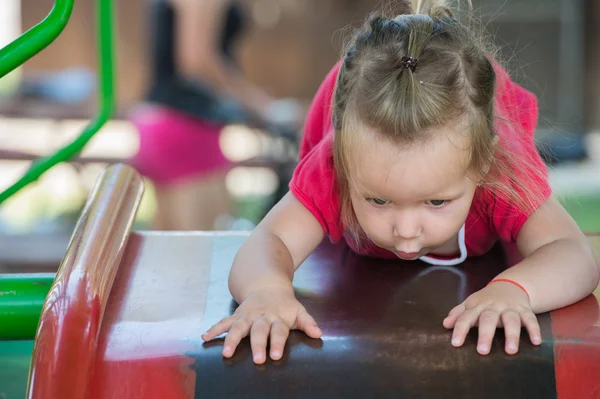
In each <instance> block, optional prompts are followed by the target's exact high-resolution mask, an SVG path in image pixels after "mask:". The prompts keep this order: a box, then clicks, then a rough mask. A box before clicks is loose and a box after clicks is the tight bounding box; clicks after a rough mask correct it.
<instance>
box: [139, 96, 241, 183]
mask: <svg viewBox="0 0 600 399" xmlns="http://www.w3.org/2000/svg"><path fill="white" fill-rule="evenodd" d="M130 120H131V122H132V123H133V125H134V126H135V127H136V129H137V130H138V134H139V138H140V140H139V141H140V143H139V150H138V152H137V154H136V155H135V156H134V157H133V158H132V159H131V160H130V164H131V165H132V166H133V167H134V168H136V169H137V170H138V171H139V172H140V173H141V174H142V175H144V176H146V177H148V178H149V179H151V180H152V181H153V182H154V183H156V184H161V185H164V184H169V183H173V182H176V181H180V180H183V179H185V178H191V177H200V176H202V175H206V174H209V173H213V172H217V171H225V170H227V169H228V168H229V167H230V166H231V162H230V161H229V160H228V159H227V158H225V156H224V155H223V152H222V151H221V147H220V145H219V136H220V132H221V129H222V128H223V125H220V124H215V123H211V122H208V121H205V120H202V119H198V118H195V117H192V116H188V115H186V114H183V113H181V112H179V111H176V110H173V109H170V108H166V107H162V106H155V105H148V106H143V107H140V108H138V109H136V110H135V111H134V112H133V114H132V115H131V116H130Z"/></svg>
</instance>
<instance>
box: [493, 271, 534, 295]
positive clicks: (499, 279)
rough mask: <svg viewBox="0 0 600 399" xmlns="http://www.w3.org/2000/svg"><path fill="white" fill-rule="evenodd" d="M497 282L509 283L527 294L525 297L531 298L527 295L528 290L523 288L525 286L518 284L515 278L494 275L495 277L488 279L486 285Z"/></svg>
mask: <svg viewBox="0 0 600 399" xmlns="http://www.w3.org/2000/svg"><path fill="white" fill-rule="evenodd" d="M497 283H505V284H511V285H513V286H515V287H517V288H519V289H520V290H521V291H523V292H524V293H525V295H527V299H528V300H531V297H530V296H529V292H527V290H526V289H525V287H523V286H522V285H521V284H519V283H518V282H517V281H515V280H513V279H510V278H504V277H496V278H495V279H493V280H492V281H490V282H489V283H488V284H487V285H491V284H497Z"/></svg>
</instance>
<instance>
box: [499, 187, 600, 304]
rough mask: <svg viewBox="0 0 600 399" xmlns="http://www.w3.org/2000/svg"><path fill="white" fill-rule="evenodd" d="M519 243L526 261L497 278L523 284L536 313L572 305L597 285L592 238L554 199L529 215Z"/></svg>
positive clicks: (598, 276)
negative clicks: (590, 241) (591, 245)
mask: <svg viewBox="0 0 600 399" xmlns="http://www.w3.org/2000/svg"><path fill="white" fill-rule="evenodd" d="M517 245H518V248H519V252H520V253H521V255H522V256H523V257H524V260H523V261H522V262H520V263H519V264H517V265H515V266H514V267H511V268H509V269H508V270H506V271H504V272H503V273H501V274H500V275H499V276H498V277H497V278H506V279H511V280H514V281H516V282H518V283H519V284H521V285H522V286H523V287H524V288H525V289H526V290H527V292H528V293H529V296H530V303H531V308H532V310H533V311H534V313H542V312H547V311H550V310H554V309H558V308H561V307H564V306H567V305H570V304H573V303H575V302H577V301H579V300H581V299H583V298H585V297H586V296H588V295H589V294H590V293H591V292H593V291H594V289H595V288H596V287H597V286H598V283H599V281H600V268H599V267H598V263H597V262H596V260H595V258H594V254H593V252H592V249H591V247H590V244H589V241H588V240H587V238H586V237H585V235H584V234H583V233H582V232H581V230H580V229H579V227H578V226H577V224H576V223H575V221H574V220H573V219H572V218H571V216H570V215H569V214H568V213H567V211H566V210H565V209H564V208H563V207H562V206H561V205H560V204H559V203H558V202H557V201H556V200H555V199H549V200H547V201H546V202H545V203H544V204H543V205H542V206H541V207H540V208H539V209H538V210H537V211H536V212H534V213H533V214H532V215H531V216H530V217H529V219H528V220H527V221H526V222H525V224H524V225H523V227H522V228H521V231H520V232H519V235H518V237H517Z"/></svg>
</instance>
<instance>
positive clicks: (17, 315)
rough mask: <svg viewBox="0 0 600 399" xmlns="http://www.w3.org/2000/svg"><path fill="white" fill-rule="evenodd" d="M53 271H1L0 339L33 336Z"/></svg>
mask: <svg viewBox="0 0 600 399" xmlns="http://www.w3.org/2000/svg"><path fill="white" fill-rule="evenodd" d="M53 282H54V274H50V273H44V274H0V341H1V340H22V339H33V338H34V337H35V332H36V330H37V325H38V322H39V320H40V314H41V311H42V306H43V305H44V301H45V300H46V296H47V295H48V291H49V290H50V287H51V286H52V283H53Z"/></svg>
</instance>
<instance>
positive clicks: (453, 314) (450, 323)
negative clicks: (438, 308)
mask: <svg viewBox="0 0 600 399" xmlns="http://www.w3.org/2000/svg"><path fill="white" fill-rule="evenodd" d="M465 310H466V307H465V305H464V303H461V304H460V305H458V306H455V307H454V309H452V310H451V311H450V313H448V316H446V318H445V319H444V321H443V323H442V324H443V325H444V327H445V328H448V329H450V328H454V324H455V323H456V319H458V316H460V315H461V314H463V312H464V311H465Z"/></svg>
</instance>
